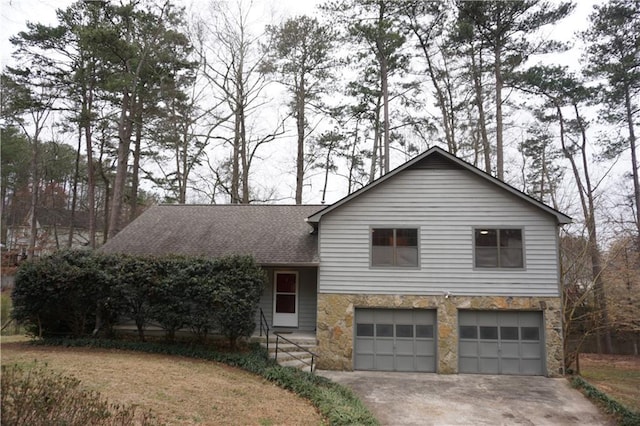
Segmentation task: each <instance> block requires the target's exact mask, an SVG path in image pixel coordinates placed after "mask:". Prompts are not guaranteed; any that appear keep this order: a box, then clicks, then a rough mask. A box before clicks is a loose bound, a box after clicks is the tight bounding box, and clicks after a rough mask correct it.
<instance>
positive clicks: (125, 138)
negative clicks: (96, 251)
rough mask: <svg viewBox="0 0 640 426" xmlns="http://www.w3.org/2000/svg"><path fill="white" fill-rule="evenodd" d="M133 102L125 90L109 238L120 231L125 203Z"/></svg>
mask: <svg viewBox="0 0 640 426" xmlns="http://www.w3.org/2000/svg"><path fill="white" fill-rule="evenodd" d="M132 102H133V100H132V99H131V95H130V94H129V92H128V91H127V90H125V91H124V95H123V97H122V104H121V107H120V121H119V123H118V139H119V141H118V164H117V166H116V178H115V181H114V183H113V194H112V201H111V214H110V216H109V238H111V237H113V236H114V235H116V234H117V233H118V231H120V222H121V216H122V204H123V201H124V190H125V185H126V183H127V172H128V165H129V147H130V145H131V116H130V113H131V103H132Z"/></svg>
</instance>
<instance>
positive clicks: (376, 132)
mask: <svg viewBox="0 0 640 426" xmlns="http://www.w3.org/2000/svg"><path fill="white" fill-rule="evenodd" d="M381 102H382V97H381V96H380V95H378V101H377V103H376V110H375V111H374V114H373V115H374V123H373V150H372V151H371V170H370V172H369V183H371V182H373V181H374V180H376V166H377V164H378V141H379V140H380V106H381V105H380V104H381Z"/></svg>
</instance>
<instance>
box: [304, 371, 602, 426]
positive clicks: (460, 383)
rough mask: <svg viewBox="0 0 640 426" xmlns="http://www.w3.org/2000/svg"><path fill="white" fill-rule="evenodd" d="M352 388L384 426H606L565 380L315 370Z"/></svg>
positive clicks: (587, 402) (593, 409) (596, 411)
mask: <svg viewBox="0 0 640 426" xmlns="http://www.w3.org/2000/svg"><path fill="white" fill-rule="evenodd" d="M317 373H318V374H319V375H321V376H324V377H327V378H329V379H331V380H333V381H334V382H337V383H340V384H343V385H345V386H347V387H349V388H351V389H352V390H353V391H354V392H355V393H356V395H358V396H359V397H360V399H361V400H362V402H364V404H365V405H366V406H367V407H369V409H370V410H371V411H372V412H373V413H374V414H375V416H376V417H377V418H378V420H380V423H382V424H383V425H553V426H556V425H610V424H613V423H611V422H610V421H609V420H608V419H607V418H606V417H604V416H603V415H602V414H600V412H599V411H598V409H597V408H596V407H595V406H594V405H593V404H592V403H591V402H590V401H589V400H588V399H586V397H584V396H583V395H582V394H581V393H580V392H578V391H577V390H575V389H572V388H571V386H569V383H568V382H567V380H565V379H549V378H546V377H537V376H536V377H534V376H485V375H476V374H461V375H438V374H429V373H420V374H416V373H385V372H373V371H354V372H341V371H318V372H317Z"/></svg>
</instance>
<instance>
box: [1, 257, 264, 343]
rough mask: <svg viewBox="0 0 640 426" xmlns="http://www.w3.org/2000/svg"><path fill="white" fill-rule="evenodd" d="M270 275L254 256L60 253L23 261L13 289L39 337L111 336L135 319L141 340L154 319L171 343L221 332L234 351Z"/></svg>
mask: <svg viewBox="0 0 640 426" xmlns="http://www.w3.org/2000/svg"><path fill="white" fill-rule="evenodd" d="M265 282H266V276H265V274H264V271H263V270H262V269H261V268H260V267H259V266H258V265H257V264H256V263H255V261H254V260H253V258H251V257H248V256H229V257H223V258H219V259H206V258H188V257H181V256H164V257H140V256H127V255H106V254H100V253H96V252H89V251H80V250H75V251H60V252H57V253H55V254H53V255H51V256H46V257H43V258H42V259H40V260H36V261H30V262H25V263H23V264H22V265H21V266H20V268H19V270H18V273H17V274H16V283H15V289H14V292H13V303H14V312H13V315H14V317H15V318H16V320H18V321H20V322H22V323H24V324H25V325H26V326H27V329H28V331H29V332H30V333H31V334H33V335H36V336H40V337H55V336H73V337H82V336H87V335H91V334H93V335H95V334H97V333H98V332H99V331H102V332H103V334H104V335H106V336H107V337H110V336H112V335H113V326H114V325H115V324H116V322H117V320H118V318H123V317H126V318H130V319H132V320H133V321H134V322H135V324H136V327H137V329H138V337H139V339H140V340H141V341H144V340H145V335H144V330H145V327H146V325H147V324H149V323H150V322H156V323H158V324H159V325H160V326H161V327H162V328H163V329H164V330H165V336H166V338H167V340H169V341H172V340H173V339H174V337H175V334H176V331H178V330H179V329H182V328H190V329H191V330H193V331H194V332H195V333H196V335H197V336H198V337H200V338H201V339H202V340H204V338H206V336H207V334H208V333H209V332H210V331H211V330H213V329H216V330H217V331H219V332H220V333H221V334H222V335H224V336H226V337H227V338H228V339H229V343H230V345H231V346H232V347H233V346H234V345H235V343H236V341H237V339H238V338H239V337H243V336H250V335H251V334H252V333H253V330H254V329H255V320H254V318H255V316H256V312H257V309H258V304H259V301H260V296H261V294H262V291H263V288H264V285H265Z"/></svg>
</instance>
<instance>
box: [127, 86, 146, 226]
mask: <svg viewBox="0 0 640 426" xmlns="http://www.w3.org/2000/svg"><path fill="white" fill-rule="evenodd" d="M142 109H143V104H142V99H141V98H139V99H138V104H137V107H136V121H135V126H136V137H135V140H134V148H133V170H132V171H131V198H130V200H129V221H132V220H133V219H135V218H136V217H138V186H139V185H140V156H141V155H142V153H141V151H142Z"/></svg>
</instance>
